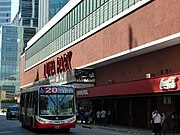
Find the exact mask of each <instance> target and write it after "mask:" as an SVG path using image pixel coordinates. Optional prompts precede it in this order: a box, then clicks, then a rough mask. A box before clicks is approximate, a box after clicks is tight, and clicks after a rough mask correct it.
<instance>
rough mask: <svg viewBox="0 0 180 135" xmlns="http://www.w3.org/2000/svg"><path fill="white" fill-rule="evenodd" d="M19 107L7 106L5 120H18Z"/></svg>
mask: <svg viewBox="0 0 180 135" xmlns="http://www.w3.org/2000/svg"><path fill="white" fill-rule="evenodd" d="M19 110H20V107H19V106H9V107H8V108H7V112H6V119H7V120H9V119H12V118H18V119H19Z"/></svg>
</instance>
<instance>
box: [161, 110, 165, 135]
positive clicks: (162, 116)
mask: <svg viewBox="0 0 180 135" xmlns="http://www.w3.org/2000/svg"><path fill="white" fill-rule="evenodd" d="M165 120H166V116H165V113H164V112H161V129H162V133H163V135H165V133H166V123H165Z"/></svg>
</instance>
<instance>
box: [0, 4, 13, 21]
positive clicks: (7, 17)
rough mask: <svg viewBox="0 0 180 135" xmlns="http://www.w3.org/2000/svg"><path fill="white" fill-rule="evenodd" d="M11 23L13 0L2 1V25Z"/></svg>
mask: <svg viewBox="0 0 180 135" xmlns="http://www.w3.org/2000/svg"><path fill="white" fill-rule="evenodd" d="M10 22H11V0H0V24H8V23H10Z"/></svg>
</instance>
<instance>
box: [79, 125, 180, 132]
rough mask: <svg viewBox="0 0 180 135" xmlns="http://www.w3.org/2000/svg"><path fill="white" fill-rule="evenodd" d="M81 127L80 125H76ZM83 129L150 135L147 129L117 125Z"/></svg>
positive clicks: (87, 126) (93, 126) (89, 126)
mask: <svg viewBox="0 0 180 135" xmlns="http://www.w3.org/2000/svg"><path fill="white" fill-rule="evenodd" d="M78 125H81V124H78ZM82 127H84V128H91V129H93V128H99V129H104V130H112V131H116V132H121V133H125V134H134V135H152V130H151V129H148V128H134V127H125V126H118V125H107V126H97V125H84V124H82ZM166 135H180V133H166Z"/></svg>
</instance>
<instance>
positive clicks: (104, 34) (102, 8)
mask: <svg viewBox="0 0 180 135" xmlns="http://www.w3.org/2000/svg"><path fill="white" fill-rule="evenodd" d="M179 4H180V1H179V0H175V1H174V2H172V1H169V0H124V1H122V0H98V1H96V0H92V1H89V0H76V1H70V2H69V3H67V4H66V6H65V7H64V8H63V9H62V10H61V11H60V12H58V14H57V15H56V16H54V17H53V18H52V19H51V20H50V21H49V22H48V23H47V25H45V26H44V27H43V29H42V30H41V31H39V32H38V33H37V34H36V35H35V36H34V37H33V38H32V39H31V40H30V41H29V42H28V46H27V47H26V49H25V53H24V54H22V55H21V81H20V86H21V88H25V87H30V86H32V85H35V84H45V83H52V84H53V83H60V84H72V85H74V86H75V88H76V96H77V102H78V103H77V106H78V107H84V108H93V109H94V110H95V111H97V110H101V109H102V108H105V109H106V110H107V111H108V112H110V113H109V118H110V119H109V120H110V122H111V123H114V124H119V125H124V126H135V127H149V122H150V119H151V113H152V111H153V110H155V109H157V110H159V111H164V112H165V114H166V117H167V120H166V122H167V128H168V129H171V128H172V119H171V114H172V112H173V111H174V110H177V111H180V107H179V106H180V105H179V102H180V100H179V99H180V96H179V95H180V87H179V86H180V81H179V77H180V74H179V72H180V68H179V67H180V64H179V62H178V58H179V57H180V54H179V49H180V46H179V44H180V25H179V21H180V15H179V14H178V13H179V12H180V8H179V7H178V5H179Z"/></svg>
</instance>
